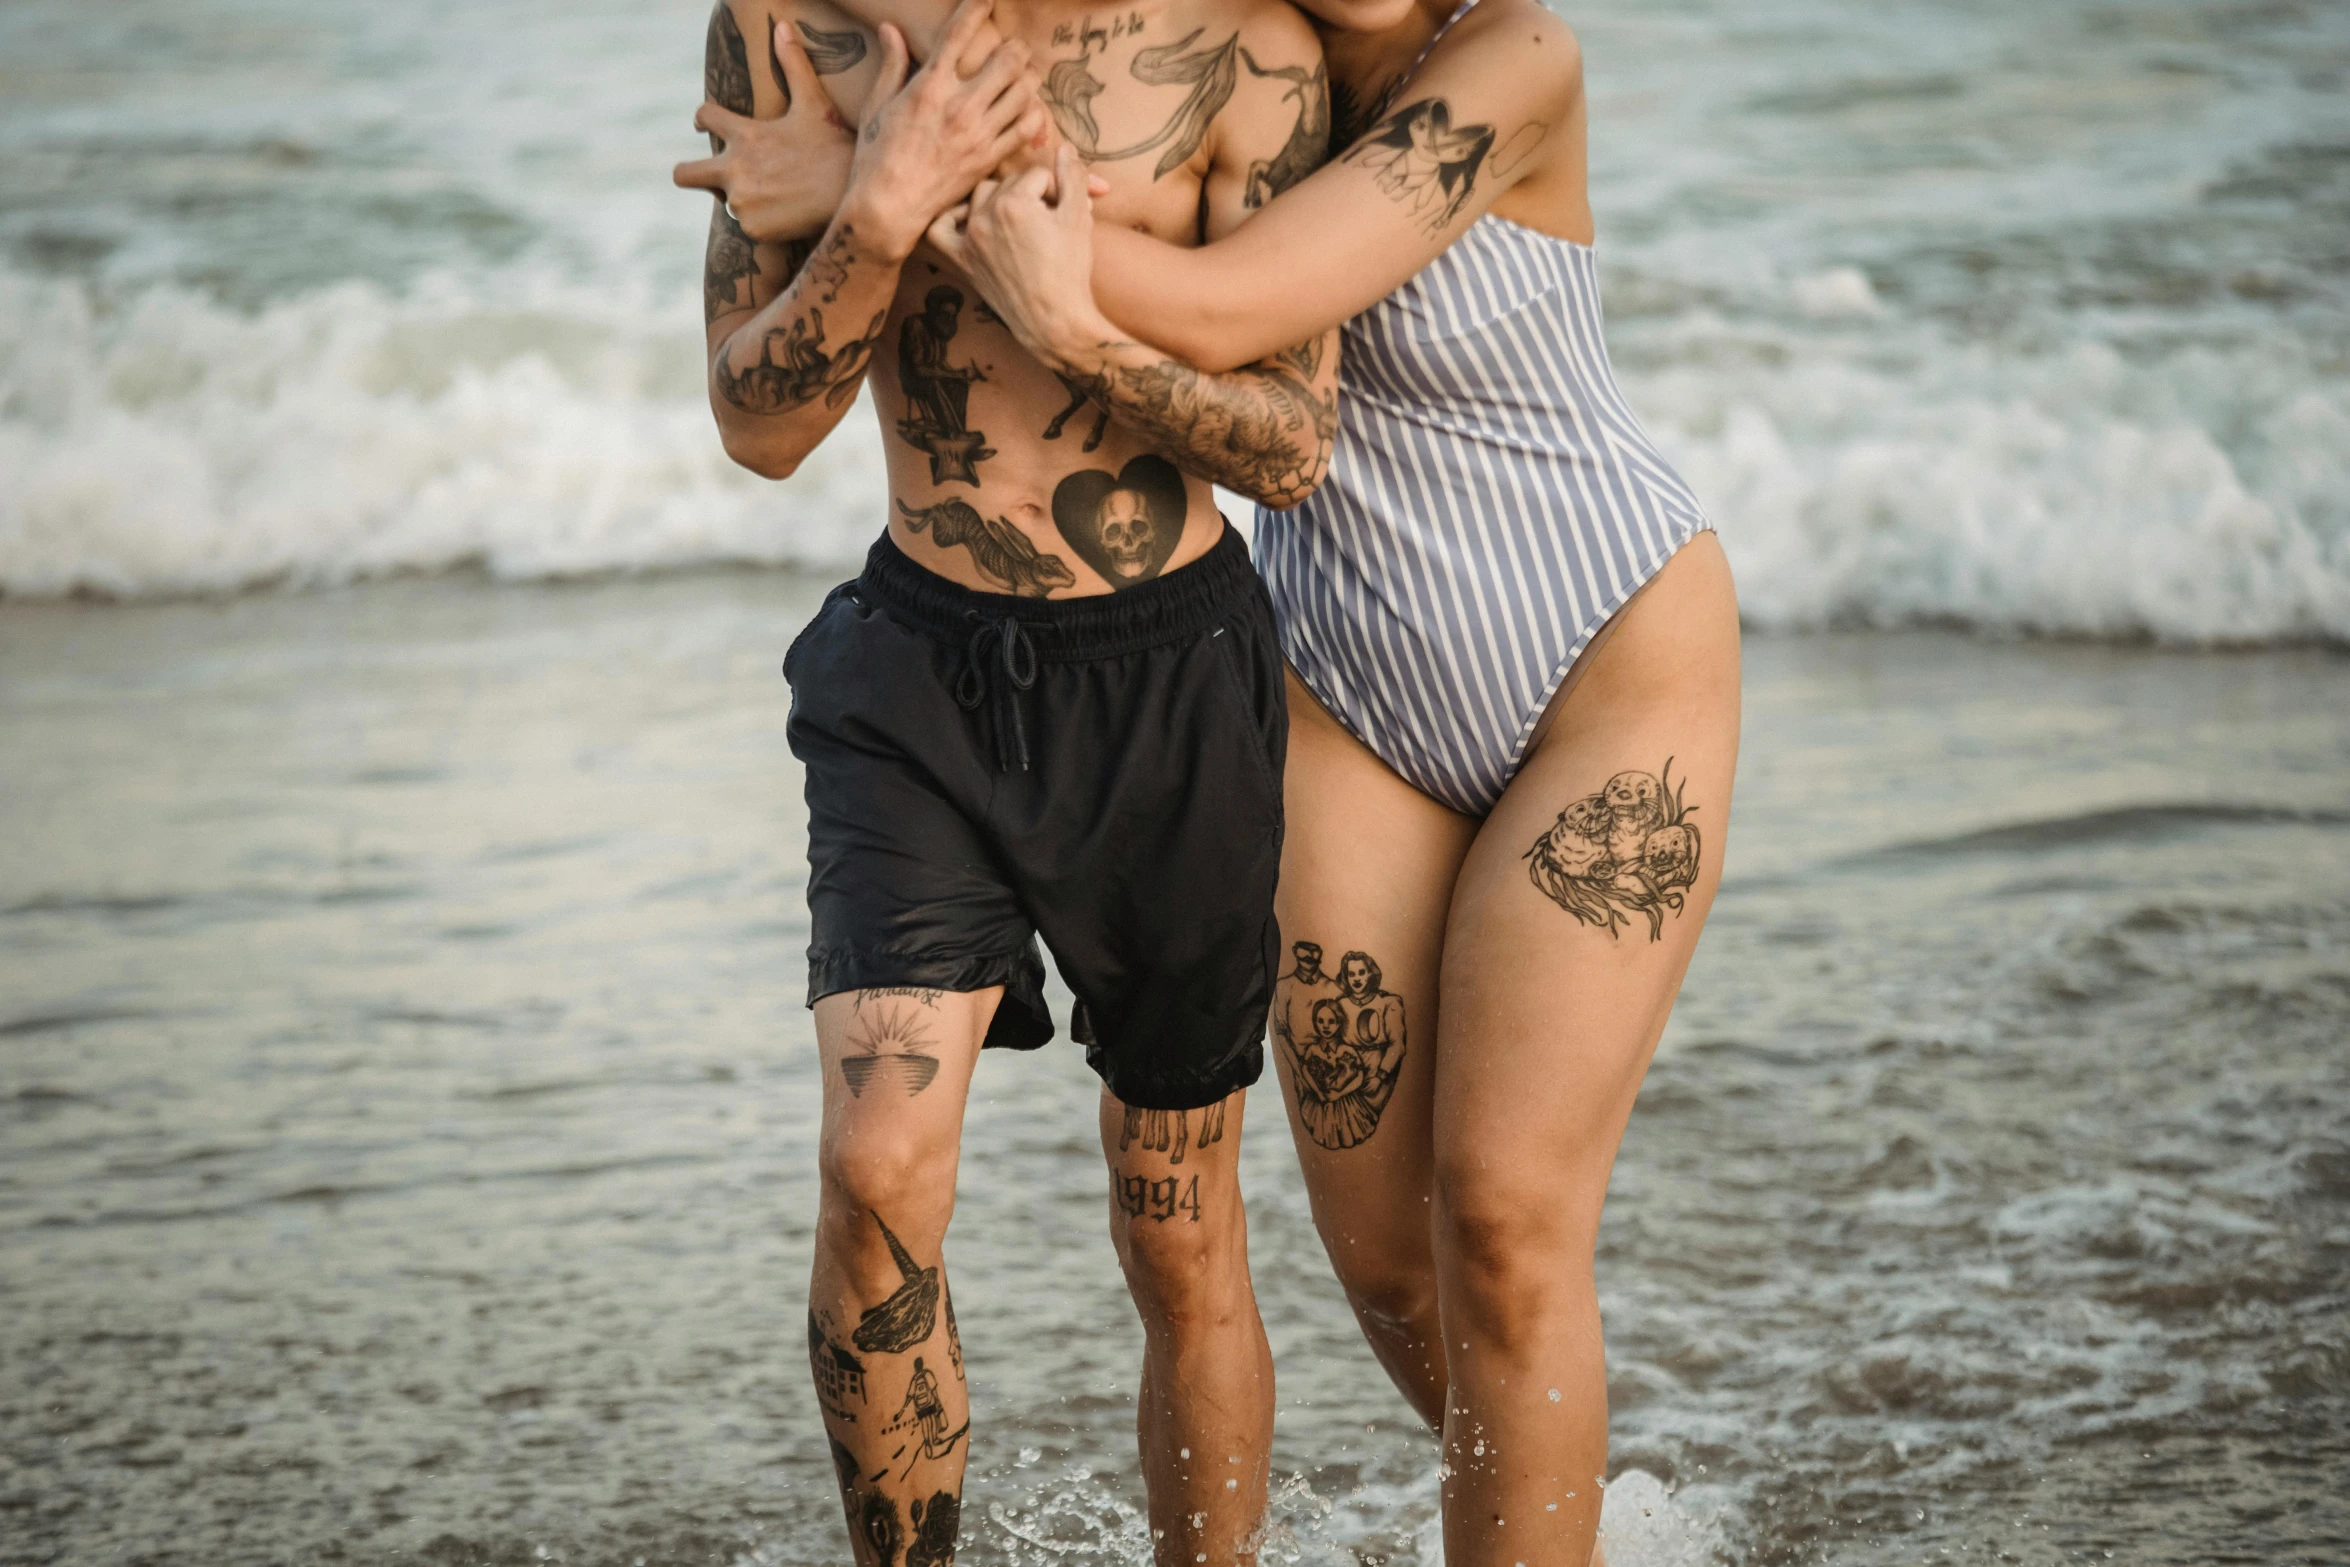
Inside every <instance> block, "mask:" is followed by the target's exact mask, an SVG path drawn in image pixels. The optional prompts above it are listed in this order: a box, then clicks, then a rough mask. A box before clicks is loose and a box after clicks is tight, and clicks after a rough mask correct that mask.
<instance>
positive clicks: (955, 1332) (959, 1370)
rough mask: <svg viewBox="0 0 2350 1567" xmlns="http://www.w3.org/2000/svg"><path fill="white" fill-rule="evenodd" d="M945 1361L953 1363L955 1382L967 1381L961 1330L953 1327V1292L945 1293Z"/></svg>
mask: <svg viewBox="0 0 2350 1567" xmlns="http://www.w3.org/2000/svg"><path fill="white" fill-rule="evenodd" d="M946 1307H947V1359H949V1360H951V1361H953V1362H954V1366H955V1380H956V1381H957V1382H962V1381H965V1380H968V1379H967V1378H965V1377H964V1375H963V1330H962V1329H961V1328H959V1327H957V1326H956V1325H955V1292H954V1291H953V1290H949V1291H947V1297H946Z"/></svg>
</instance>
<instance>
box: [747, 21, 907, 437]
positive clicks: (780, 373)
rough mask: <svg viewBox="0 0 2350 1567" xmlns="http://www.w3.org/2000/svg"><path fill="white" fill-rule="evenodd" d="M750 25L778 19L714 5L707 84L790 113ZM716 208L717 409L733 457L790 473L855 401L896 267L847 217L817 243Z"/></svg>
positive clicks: (760, 111)
mask: <svg viewBox="0 0 2350 1567" xmlns="http://www.w3.org/2000/svg"><path fill="white" fill-rule="evenodd" d="M746 24H747V25H748V26H749V27H750V28H752V29H756V30H757V31H756V34H755V36H757V37H759V38H761V39H762V40H764V39H765V37H766V33H765V29H766V28H767V26H768V25H769V23H768V21H767V19H766V17H765V15H764V13H762V12H761V11H759V10H758V8H757V7H755V6H752V5H749V4H743V5H741V7H740V9H739V11H738V9H737V5H736V4H735V0H719V3H718V5H717V7H716V8H715V9H714V10H713V11H712V12H711V13H710V31H709V39H708V43H707V48H706V51H705V55H704V60H703V77H704V80H703V89H704V92H705V93H706V94H707V95H708V97H709V98H710V100H711V101H712V102H714V103H718V104H722V105H724V106H725V107H727V108H729V109H732V110H734V111H735V112H736V113H737V114H746V115H751V114H757V115H766V116H773V115H777V114H780V113H782V112H783V91H782V87H781V85H780V83H778V82H776V81H775V80H774V79H773V77H774V73H772V72H766V71H754V70H753V69H752V65H751V62H752V51H751V45H750V38H749V37H747V36H746V33H745V27H746ZM713 140H715V138H713ZM712 206H713V209H714V210H713V211H712V213H711V216H710V240H709V247H708V250H707V252H706V255H705V260H704V263H703V271H702V303H703V319H704V322H705V324H706V327H707V333H708V346H709V353H710V407H711V411H712V412H713V413H714V414H716V416H717V419H718V433H719V436H720V438H721V439H722V440H723V441H724V442H725V444H726V451H727V455H728V456H730V457H732V458H733V459H734V460H735V461H736V462H738V463H741V464H742V465H743V466H744V467H746V468H749V469H750V470H752V471H753V472H754V473H759V474H762V475H765V476H766V477H768V478H771V479H780V478H785V477H787V476H789V475H790V474H791V473H792V472H793V471H794V470H795V469H797V468H798V466H799V464H800V462H801V460H802V459H803V458H805V457H806V456H807V454H808V453H809V452H811V451H813V450H815V448H816V446H817V444H818V443H819V442H821V441H822V440H823V439H824V437H825V436H827V435H829V434H830V433H831V432H832V428H833V426H834V425H836V424H838V423H839V422H840V420H841V416H842V415H843V414H845V413H846V412H847V411H848V408H849V405H850V404H851V403H853V402H854V401H855V400H856V395H857V388H858V386H859V385H860V384H861V383H862V381H863V379H864V375H865V368H866V366H867V364H868V363H870V361H871V359H872V356H873V348H874V345H875V344H876V343H877V342H878V341H879V340H880V337H881V327H882V323H883V322H884V321H885V320H886V319H887V318H888V313H889V303H890V298H891V296H892V294H894V293H895V291H896V288H897V268H896V267H894V266H886V265H879V264H875V263H873V262H872V261H870V260H869V259H867V258H865V257H863V256H862V255H860V253H859V251H858V248H857V245H856V243H855V239H856V236H855V233H854V230H853V229H852V228H851V227H850V225H848V224H847V223H845V222H843V221H841V220H840V219H837V218H836V219H835V220H834V223H833V225H832V227H831V228H829V229H827V230H826V231H825V232H824V233H823V234H822V235H821V236H819V237H817V238H814V239H809V240H795V241H792V242H790V243H788V244H780V245H760V244H754V243H753V242H752V241H751V240H750V238H749V237H748V236H746V235H745V234H744V233H743V231H742V228H741V227H740V225H738V224H737V223H736V222H735V221H734V219H733V218H732V217H731V216H729V215H728V213H727V211H726V208H725V206H724V205H723V204H720V203H715V202H714V203H713V204H712Z"/></svg>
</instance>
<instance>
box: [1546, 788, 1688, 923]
mask: <svg viewBox="0 0 2350 1567" xmlns="http://www.w3.org/2000/svg"><path fill="white" fill-rule="evenodd" d="M1688 788H1689V780H1688V779H1686V778H1684V779H1682V780H1681V782H1680V783H1679V784H1678V785H1676V784H1675V783H1674V782H1673V761H1672V758H1671V757H1667V758H1665V765H1664V768H1663V769H1662V771H1661V772H1658V773H1641V772H1625V773H1618V774H1616V775H1615V777H1613V778H1610V779H1609V780H1608V781H1607V786H1606V787H1605V788H1603V789H1601V790H1600V791H1599V792H1598V793H1597V794H1592V795H1586V796H1584V797H1583V798H1582V799H1580V800H1577V801H1575V802H1574V803H1573V804H1572V805H1569V806H1568V807H1567V808H1566V809H1565V810H1563V811H1561V812H1559V819H1558V820H1557V822H1555V823H1553V824H1552V826H1551V829H1550V831H1548V832H1546V833H1544V834H1543V835H1542V836H1541V837H1539V838H1537V839H1535V840H1534V847H1533V848H1531V849H1528V850H1527V851H1526V855H1525V858H1526V860H1527V862H1528V863H1527V871H1528V873H1529V874H1530V875H1531V876H1532V877H1533V879H1534V885H1535V886H1536V887H1538V888H1540V889H1541V891H1542V894H1543V896H1545V897H1547V898H1549V899H1550V900H1551V901H1552V902H1553V903H1556V904H1557V905H1558V906H1559V907H1560V908H1562V909H1565V910H1566V911H1567V912H1568V913H1569V914H1572V915H1574V916H1575V918H1576V919H1578V920H1580V921H1582V922H1583V923H1584V924H1586V925H1591V926H1596V927H1597V928H1599V929H1601V930H1604V931H1606V932H1607V933H1608V934H1609V935H1610V936H1612V937H1618V938H1619V939H1620V937H1621V934H1622V932H1623V931H1625V930H1627V929H1629V928H1630V926H1631V923H1632V922H1631V919H1630V918H1629V916H1631V915H1634V914H1637V915H1639V916H1641V917H1642V918H1644V919H1646V920H1647V921H1648V939H1649V940H1650V941H1662V940H1663V939H1664V930H1665V915H1666V914H1667V913H1672V914H1678V913H1680V912H1681V907H1682V904H1683V902H1684V900H1685V895H1686V892H1687V889H1688V888H1690V887H1691V886H1693V885H1695V883H1696V881H1697V870H1698V864H1699V856H1700V855H1701V853H1702V852H1703V842H1702V840H1701V839H1700V838H1699V836H1698V831H1697V824H1696V823H1694V822H1692V821H1690V820H1689V818H1690V817H1691V816H1692V815H1694V814H1695V813H1696V811H1697V807H1696V806H1694V805H1690V804H1688V803H1686V801H1685V800H1684V798H1683V796H1684V795H1685V794H1686V792H1687V791H1688Z"/></svg>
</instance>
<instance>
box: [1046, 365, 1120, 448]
mask: <svg viewBox="0 0 2350 1567" xmlns="http://www.w3.org/2000/svg"><path fill="white" fill-rule="evenodd" d="M1053 374H1054V375H1055V376H1058V377H1059V378H1060V382H1061V385H1063V386H1064V387H1067V388H1068V390H1069V406H1068V407H1066V408H1064V409H1062V410H1061V411H1060V412H1059V413H1057V414H1055V415H1053V422H1052V423H1051V424H1048V425H1046V426H1045V427H1044V438H1045V439H1046V440H1048V441H1057V440H1059V439H1060V438H1061V426H1063V425H1065V424H1067V423H1068V422H1069V416H1070V415H1071V414H1073V413H1075V412H1077V410H1078V409H1080V408H1086V407H1090V408H1092V409H1093V433H1092V434H1091V435H1088V436H1087V437H1086V438H1085V445H1084V447H1083V450H1085V451H1089V452H1090V451H1092V450H1093V449H1094V448H1095V447H1097V446H1099V445H1101V444H1102V434H1103V432H1104V431H1106V430H1108V429H1109V427H1110V410H1109V409H1107V408H1105V407H1103V406H1102V405H1101V404H1100V403H1097V402H1095V401H1094V400H1093V393H1091V392H1089V391H1087V390H1086V388H1085V383H1084V382H1083V381H1074V380H1071V379H1070V378H1069V377H1068V376H1065V375H1061V372H1060V371H1058V370H1055V371H1054V372H1053Z"/></svg>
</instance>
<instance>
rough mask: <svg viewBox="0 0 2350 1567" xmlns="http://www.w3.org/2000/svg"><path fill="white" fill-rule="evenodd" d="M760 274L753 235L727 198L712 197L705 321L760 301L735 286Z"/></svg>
mask: <svg viewBox="0 0 2350 1567" xmlns="http://www.w3.org/2000/svg"><path fill="white" fill-rule="evenodd" d="M710 139H711V140H712V141H716V140H717V139H718V138H716V137H715V136H713V137H712V138H710ZM758 275H759V254H758V252H757V250H755V249H754V248H753V247H752V245H751V236H750V235H748V234H745V233H744V232H743V226H742V225H741V224H740V223H737V222H735V221H734V214H733V213H731V212H729V211H727V210H726V203H725V202H723V201H720V200H717V199H713V200H712V201H711V203H710V242H709V244H708V245H707V246H706V247H704V249H703V252H702V324H703V325H704V326H708V325H709V324H710V323H711V322H713V321H715V320H717V319H718V318H719V317H720V316H723V315H726V314H729V313H730V312H732V311H736V310H748V309H750V308H751V307H752V306H753V305H755V304H756V303H758V301H757V300H756V299H754V298H751V297H749V296H748V295H744V294H741V293H738V291H737V289H736V287H735V285H736V284H738V283H740V282H742V280H743V279H745V278H752V277H757V276H758Z"/></svg>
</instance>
